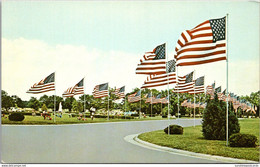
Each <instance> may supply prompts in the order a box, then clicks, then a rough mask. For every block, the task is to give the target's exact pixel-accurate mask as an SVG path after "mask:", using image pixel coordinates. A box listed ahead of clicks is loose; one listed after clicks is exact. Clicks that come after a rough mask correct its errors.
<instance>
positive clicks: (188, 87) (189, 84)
mask: <svg viewBox="0 0 260 167" xmlns="http://www.w3.org/2000/svg"><path fill="white" fill-rule="evenodd" d="M193 87H194V81H193V72H191V73H189V74H187V75H185V76H183V77H178V83H177V85H176V86H175V89H174V92H177V93H188V92H189V91H192V90H193Z"/></svg>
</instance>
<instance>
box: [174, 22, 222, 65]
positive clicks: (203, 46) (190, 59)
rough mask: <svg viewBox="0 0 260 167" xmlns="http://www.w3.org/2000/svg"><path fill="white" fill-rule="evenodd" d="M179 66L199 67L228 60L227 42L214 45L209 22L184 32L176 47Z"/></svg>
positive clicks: (218, 42)
mask: <svg viewBox="0 0 260 167" xmlns="http://www.w3.org/2000/svg"><path fill="white" fill-rule="evenodd" d="M175 51H176V54H175V58H176V65H177V66H189V65H199V64H205V63H211V62H215V61H220V60H226V40H220V41H217V42H215V43H213V33H212V29H211V27H210V23H209V20H207V21H205V22H203V23H201V24H200V25H198V26H196V27H195V28H193V29H191V30H185V31H183V32H182V34H181V36H180V38H179V40H178V41H177V44H176V47H175Z"/></svg>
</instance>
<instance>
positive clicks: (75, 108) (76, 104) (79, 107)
mask: <svg viewBox="0 0 260 167" xmlns="http://www.w3.org/2000/svg"><path fill="white" fill-rule="evenodd" d="M72 110H73V111H76V112H82V111H83V105H82V103H81V102H78V101H76V100H74V101H73V103H72Z"/></svg>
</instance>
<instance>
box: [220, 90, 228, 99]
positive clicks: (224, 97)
mask: <svg viewBox="0 0 260 167" xmlns="http://www.w3.org/2000/svg"><path fill="white" fill-rule="evenodd" d="M219 100H223V101H226V100H227V97H226V89H225V90H224V91H223V92H222V93H221V95H220V97H219Z"/></svg>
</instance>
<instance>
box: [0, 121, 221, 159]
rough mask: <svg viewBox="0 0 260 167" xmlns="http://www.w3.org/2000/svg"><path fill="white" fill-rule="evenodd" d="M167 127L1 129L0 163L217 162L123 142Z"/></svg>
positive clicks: (150, 124) (162, 124)
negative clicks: (128, 137) (135, 135)
mask: <svg viewBox="0 0 260 167" xmlns="http://www.w3.org/2000/svg"><path fill="white" fill-rule="evenodd" d="M176 122H177V121H176V120H171V123H176ZM179 124H180V125H182V126H192V125H193V120H191V119H186V120H184V119H180V120H179ZM196 124H200V120H196ZM167 125H168V121H165V120H158V121H135V122H117V123H95V124H77V125H62V126H2V149H1V152H2V157H1V160H2V161H3V162H5V163H220V162H217V161H211V160H205V159H199V158H194V157H187V156H181V155H174V154H169V153H167V152H160V151H156V150H151V149H146V148H143V147H140V146H137V145H134V144H131V143H129V142H126V141H125V140H124V137H125V136H127V135H130V134H136V133H142V132H147V131H152V130H159V129H163V128H165V127H166V126H167Z"/></svg>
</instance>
